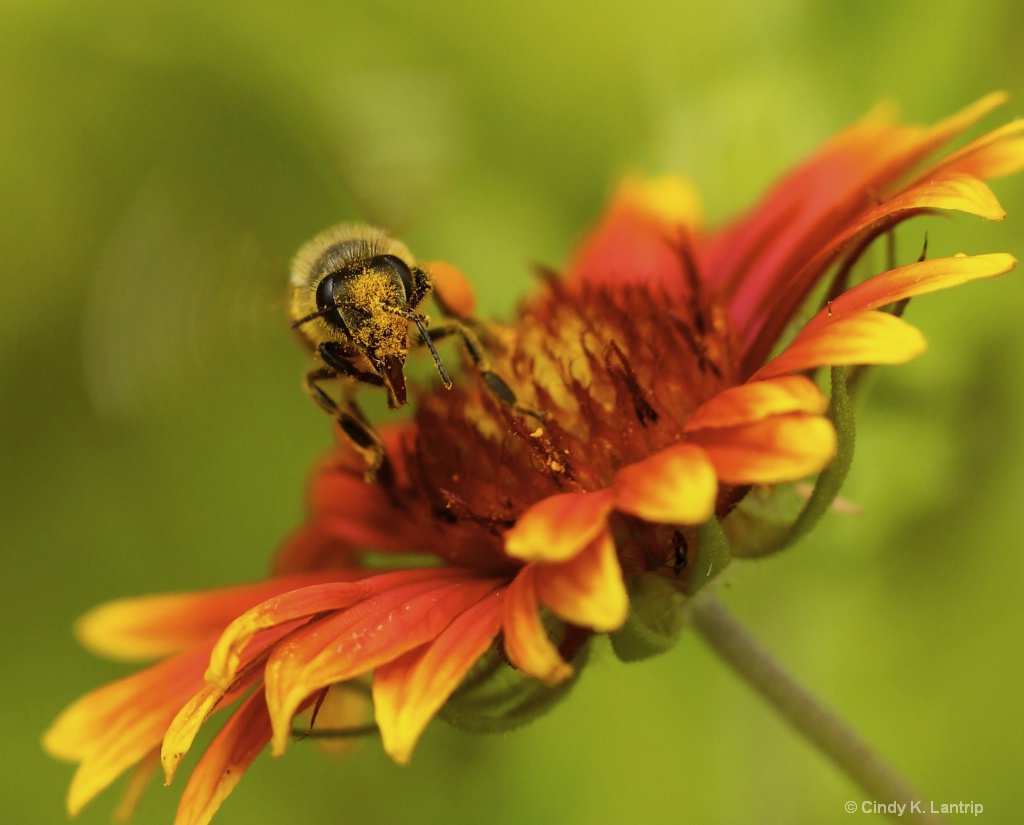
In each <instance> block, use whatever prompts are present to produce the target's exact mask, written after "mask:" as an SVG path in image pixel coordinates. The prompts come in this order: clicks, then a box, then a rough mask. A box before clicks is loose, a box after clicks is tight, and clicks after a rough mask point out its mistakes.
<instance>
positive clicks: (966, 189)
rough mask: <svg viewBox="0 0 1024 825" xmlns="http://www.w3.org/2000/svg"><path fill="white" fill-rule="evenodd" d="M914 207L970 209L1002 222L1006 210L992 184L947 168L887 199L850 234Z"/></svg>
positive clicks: (856, 225)
mask: <svg viewBox="0 0 1024 825" xmlns="http://www.w3.org/2000/svg"><path fill="white" fill-rule="evenodd" d="M911 209H942V210H945V211H949V212H953V211H956V212H966V213H967V214H968V215H977V216H978V217H980V218H985V219H986V220H990V221H1001V220H1002V219H1003V218H1005V217H1006V212H1005V211H1004V210H1003V208H1002V207H1001V206H1000V205H999V201H997V200H996V196H995V195H993V194H992V190H991V189H989V188H988V186H987V185H986V184H985V183H984V182H982V181H981V180H979V179H978V178H975V177H973V176H971V175H964V174H962V173H960V172H954V171H951V170H946V171H945V172H943V173H941V175H940V174H936V175H935V176H934V177H931V178H928V179H927V180H924V181H921V182H919V183H916V184H914V185H913V186H911V187H909V188H907V189H904V190H903V191H901V192H900V193H899V194H897V195H895V196H894V197H892V198H889V199H887V200H886V202H885V203H883V204H882V205H881V206H879V207H878V208H877V209H875V210H873V211H871V212H868V213H867V214H866V215H865V216H864V217H863V218H862V219H860V220H858V222H857V224H855V225H854V227H852V228H851V231H850V232H848V233H846V235H847V236H850V235H853V234H856V233H857V232H859V231H860V230H862V229H863V228H866V227H867V226H869V225H871V224H872V223H875V222H876V221H877V220H879V219H880V218H882V217H884V216H886V215H892V214H895V213H897V212H904V211H908V210H911Z"/></svg>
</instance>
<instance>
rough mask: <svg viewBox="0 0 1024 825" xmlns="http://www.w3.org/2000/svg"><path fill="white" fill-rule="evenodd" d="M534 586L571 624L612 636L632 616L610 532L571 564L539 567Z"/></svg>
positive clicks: (605, 532)
mask: <svg viewBox="0 0 1024 825" xmlns="http://www.w3.org/2000/svg"><path fill="white" fill-rule="evenodd" d="M713 478H714V476H712V479H713ZM535 582H536V587H537V597H538V598H539V599H540V601H541V602H542V603H543V604H545V605H547V606H548V607H549V608H551V611H552V612H553V613H554V614H555V615H556V616H558V617H559V618H561V619H564V620H565V621H567V622H570V623H571V624H575V625H579V626H580V627H589V628H592V629H594V630H596V631H597V632H598V633H610V632H611V631H613V630H618V629H619V628H620V627H622V625H623V624H625V622H626V617H627V616H628V615H629V595H628V594H627V593H626V585H625V584H624V583H623V581H622V568H621V567H619V559H618V556H617V555H616V553H615V540H614V539H613V538H612V535H611V532H610V531H609V530H605V531H604V532H603V533H602V534H601V535H600V536H598V537H597V538H596V539H595V540H594V541H593V542H591V544H590V546H589V547H588V548H587V549H586V550H584V551H583V552H582V553H579V554H578V555H577V556H576V557H575V558H572V559H570V560H569V561H565V562H561V563H560V564H538V565H536V573H535Z"/></svg>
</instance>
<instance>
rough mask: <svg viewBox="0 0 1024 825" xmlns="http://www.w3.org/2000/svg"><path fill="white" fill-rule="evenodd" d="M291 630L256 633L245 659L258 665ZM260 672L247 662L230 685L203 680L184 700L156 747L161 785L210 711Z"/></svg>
mask: <svg viewBox="0 0 1024 825" xmlns="http://www.w3.org/2000/svg"><path fill="white" fill-rule="evenodd" d="M291 629H292V626H286V627H285V628H274V630H272V631H269V632H267V633H263V634H260V636H258V637H257V640H258V642H259V644H253V645H250V646H249V648H247V649H246V651H245V654H246V657H245V658H246V660H247V661H249V662H250V663H251V662H253V660H255V662H256V663H257V664H259V665H262V663H263V662H264V661H265V660H266V652H267V651H268V650H270V649H271V648H272V647H273V645H274V644H276V643H277V642H278V641H280V639H282V638H283V637H284V636H286V635H287V634H288V632H290V630H291ZM254 648H255V649H254ZM262 675H263V669H262V667H261V666H258V667H254V666H251V665H250V666H249V667H246V668H245V669H244V670H243V671H242V673H241V675H240V676H239V677H238V678H237V679H235V680H234V681H233V682H232V683H231V684H230V685H227V686H222V685H218V684H214V683H211V682H207V683H206V684H204V685H203V686H202V688H201V689H200V690H199V691H198V692H197V693H196V694H195V695H194V696H192V697H191V698H190V699H189V700H188V702H186V703H185V705H184V706H183V707H182V708H181V710H179V711H178V713H177V714H176V715H175V717H174V719H173V720H172V721H171V723H170V724H169V725H168V726H167V731H166V733H165V734H164V737H163V743H162V745H161V748H160V762H161V764H162V765H163V769H164V784H165V785H170V784H171V782H172V781H173V780H174V775H175V773H176V772H177V770H178V765H179V764H180V763H181V760H182V759H184V758H185V754H186V753H188V751H189V748H191V747H192V742H193V741H194V740H195V737H196V734H197V733H199V729H200V728H201V727H202V726H203V724H204V723H205V722H206V720H207V719H209V717H210V714H211V713H213V711H214V710H215V709H217V708H218V707H223V706H226V705H228V704H230V703H231V702H233V701H235V700H236V699H237V698H238V697H239V696H241V695H242V694H243V693H246V692H247V691H248V690H249V688H251V687H252V686H253V685H254V684H255V683H256V682H257V680H259V679H260V677H261V676H262Z"/></svg>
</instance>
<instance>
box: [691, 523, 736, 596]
mask: <svg viewBox="0 0 1024 825" xmlns="http://www.w3.org/2000/svg"><path fill="white" fill-rule="evenodd" d="M732 557H733V552H732V547H731V545H730V544H729V539H728V537H727V536H726V534H725V531H724V530H723V529H722V525H721V523H720V522H719V521H718V519H717V518H712V519H711V520H710V521H706V522H704V523H703V524H702V525H701V526H700V527H698V528H697V549H696V553H695V554H694V557H693V560H692V561H691V562H690V564H689V565H688V566H687V571H688V573H689V575H688V576H687V579H686V594H687V595H688V596H692V595H693V594H694V593H696V592H697V591H698V590H700V589H701V588H702V587H704V586H705V585H707V584H710V583H711V582H712V581H713V580H714V579H715V578H717V577H718V574H719V573H721V572H722V571H723V570H725V568H726V567H728V566H729V562H731V561H732Z"/></svg>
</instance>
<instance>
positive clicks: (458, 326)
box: [430, 319, 545, 421]
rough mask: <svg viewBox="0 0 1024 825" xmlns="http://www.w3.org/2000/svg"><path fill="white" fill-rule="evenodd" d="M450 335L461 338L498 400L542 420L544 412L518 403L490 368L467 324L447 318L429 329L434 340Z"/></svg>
mask: <svg viewBox="0 0 1024 825" xmlns="http://www.w3.org/2000/svg"><path fill="white" fill-rule="evenodd" d="M450 335H458V336H459V337H460V338H461V339H462V343H463V345H464V346H465V348H466V352H467V353H469V358H470V360H471V361H472V362H473V366H474V367H475V368H476V369H477V370H478V371H479V372H480V376H481V377H482V378H483V379H484V383H485V384H486V385H487V388H488V389H489V390H490V391H491V392H493V393H494V394H495V396H497V398H498V400H499V401H501V402H502V403H503V404H505V405H506V406H508V407H510V408H511V409H512V410H513V411H514V412H516V413H517V414H519V415H522V416H530V417H532V418H536V419H539V420H541V421H543V420H544V418H545V414H544V413H543V412H539V411H537V410H531V409H528V408H527V407H524V406H523V405H522V404H520V403H519V400H518V399H517V398H516V394H515V392H514V391H513V390H512V388H511V387H510V386H509V385H508V383H507V382H506V381H505V379H504V378H502V377H501V376H500V375H498V373H496V372H494V371H493V370H492V369H491V362H490V359H489V358H488V357H487V351H486V350H485V349H484V345H483V344H482V343H481V342H480V338H479V336H478V335H477V334H476V332H474V331H473V330H472V329H470V327H469V326H468V325H467V324H465V323H464V322H462V321H457V320H455V319H449V320H448V321H445V322H444V323H441V324H438V325H437V326H436V327H433V328H431V330H430V337H431V338H432V339H433V340H435V341H437V340H439V339H441V338H447V337H448V336H450Z"/></svg>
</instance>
